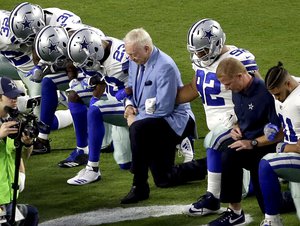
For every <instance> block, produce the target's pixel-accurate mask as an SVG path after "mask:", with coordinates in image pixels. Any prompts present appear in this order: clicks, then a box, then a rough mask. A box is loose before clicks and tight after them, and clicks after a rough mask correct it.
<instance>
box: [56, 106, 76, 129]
mask: <svg viewBox="0 0 300 226" xmlns="http://www.w3.org/2000/svg"><path fill="white" fill-rule="evenodd" d="M55 116H56V118H57V121H58V129H62V128H65V127H67V126H69V125H71V124H72V123H73V119H72V115H71V112H70V110H58V111H56V112H55Z"/></svg>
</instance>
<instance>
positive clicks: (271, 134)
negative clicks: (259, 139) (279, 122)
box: [264, 123, 279, 141]
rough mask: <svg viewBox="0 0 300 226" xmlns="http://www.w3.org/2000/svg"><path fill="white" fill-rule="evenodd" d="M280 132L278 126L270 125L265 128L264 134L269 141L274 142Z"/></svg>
mask: <svg viewBox="0 0 300 226" xmlns="http://www.w3.org/2000/svg"><path fill="white" fill-rule="evenodd" d="M278 132H279V128H278V126H276V125H274V124H272V123H268V124H267V125H265V127H264V134H265V136H266V137H267V139H268V140H269V141H273V140H274V139H275V137H276V135H277V133H278Z"/></svg>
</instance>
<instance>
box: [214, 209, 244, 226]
mask: <svg viewBox="0 0 300 226" xmlns="http://www.w3.org/2000/svg"><path fill="white" fill-rule="evenodd" d="M244 224H245V215H244V211H243V210H242V213H241V214H240V215H238V214H236V213H234V212H233V210H232V209H230V208H227V210H226V211H225V212H223V214H222V215H221V216H220V217H218V218H217V219H215V220H213V221H211V222H209V223H208V226H231V225H232V226H233V225H235V226H237V225H244Z"/></svg>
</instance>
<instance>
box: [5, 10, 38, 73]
mask: <svg viewBox="0 0 300 226" xmlns="http://www.w3.org/2000/svg"><path fill="white" fill-rule="evenodd" d="M9 15H10V12H9V11H5V10H0V26H1V28H0V53H1V54H2V55H3V56H5V58H6V59H8V60H9V62H10V63H11V64H12V65H13V66H14V67H16V68H17V69H19V70H21V71H23V72H28V71H29V70H30V69H31V68H32V67H33V66H34V64H33V61H32V49H31V48H32V47H29V46H26V45H22V43H20V42H19V41H18V40H17V39H16V38H15V36H14V35H13V34H12V32H11V31H10V29H9V22H8V21H9Z"/></svg>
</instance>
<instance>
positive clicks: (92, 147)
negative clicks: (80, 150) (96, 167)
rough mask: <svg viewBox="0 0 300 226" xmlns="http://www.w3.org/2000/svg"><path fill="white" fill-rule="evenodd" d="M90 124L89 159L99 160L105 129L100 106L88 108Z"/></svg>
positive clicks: (92, 160)
mask: <svg viewBox="0 0 300 226" xmlns="http://www.w3.org/2000/svg"><path fill="white" fill-rule="evenodd" d="M88 125H89V127H88V134H89V137H88V141H89V142H88V143H89V161H91V162H99V160H100V150H101V145H102V140H103V137H104V133H105V129H104V124H103V119H102V113H101V111H100V110H99V108H98V107H95V106H90V108H89V110H88Z"/></svg>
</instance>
